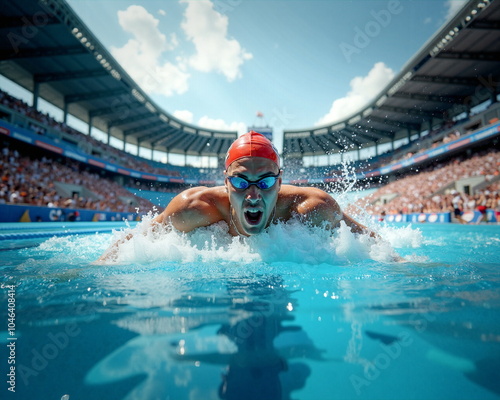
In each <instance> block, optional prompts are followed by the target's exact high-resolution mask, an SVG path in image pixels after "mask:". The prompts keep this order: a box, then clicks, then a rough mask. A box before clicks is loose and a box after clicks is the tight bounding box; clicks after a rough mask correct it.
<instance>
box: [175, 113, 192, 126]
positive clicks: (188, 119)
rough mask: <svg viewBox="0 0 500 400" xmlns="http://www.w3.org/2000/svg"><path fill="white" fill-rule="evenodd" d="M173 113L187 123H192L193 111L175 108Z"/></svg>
mask: <svg viewBox="0 0 500 400" xmlns="http://www.w3.org/2000/svg"><path fill="white" fill-rule="evenodd" d="M173 115H174V117H175V118H179V119H180V120H182V121H184V122H187V123H188V124H192V123H193V113H192V112H191V111H189V110H175V111H174V114H173Z"/></svg>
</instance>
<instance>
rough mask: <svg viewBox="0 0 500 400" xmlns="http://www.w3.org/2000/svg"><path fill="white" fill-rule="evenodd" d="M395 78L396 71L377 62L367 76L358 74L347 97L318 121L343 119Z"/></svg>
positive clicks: (333, 105)
mask: <svg viewBox="0 0 500 400" xmlns="http://www.w3.org/2000/svg"><path fill="white" fill-rule="evenodd" d="M392 78H394V71H393V70H392V69H390V68H389V67H387V66H386V65H385V64H384V63H383V62H378V63H376V64H375V65H374V66H373V68H372V69H371V70H370V72H368V75H366V76H357V77H355V78H353V79H352V80H351V82H350V86H351V90H350V91H349V92H348V93H347V95H346V96H345V97H342V98H340V99H337V100H335V101H334V102H333V104H332V107H331V108H330V111H329V112H328V113H327V114H326V115H325V116H323V117H322V118H321V119H320V120H318V121H317V122H316V125H325V124H329V123H333V122H337V121H340V120H343V119H345V118H347V117H349V116H351V115H352V114H354V113H355V112H357V111H360V110H361V109H362V108H363V107H364V106H365V105H366V104H368V103H369V102H370V101H371V100H373V99H374V98H375V96H376V95H378V94H379V93H380V91H381V90H382V89H383V88H384V87H385V86H386V85H387V84H388V83H389V82H390V81H391V79H392Z"/></svg>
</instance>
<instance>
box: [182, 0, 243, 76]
mask: <svg viewBox="0 0 500 400" xmlns="http://www.w3.org/2000/svg"><path fill="white" fill-rule="evenodd" d="M181 3H186V4H187V8H186V10H185V12H184V20H183V22H182V24H181V27H182V29H183V30H184V32H185V33H186V36H187V37H188V39H189V40H190V41H192V42H193V44H194V46H195V48H196V54H195V55H193V56H192V57H190V59H189V64H190V66H191V67H193V68H194V69H196V70H199V71H202V72H211V71H216V72H219V73H221V74H223V75H224V76H225V77H226V78H227V80H228V81H229V82H232V81H234V80H235V79H237V78H240V77H241V66H242V65H243V63H244V62H245V61H247V60H250V59H251V58H252V57H253V56H252V54H251V53H248V52H247V51H245V50H244V49H243V48H242V47H241V45H240V43H239V42H238V41H237V40H236V39H233V38H229V37H228V36H227V27H228V18H227V16H225V15H222V14H220V13H219V12H217V11H215V10H214V9H213V3H212V2H211V1H209V0H181Z"/></svg>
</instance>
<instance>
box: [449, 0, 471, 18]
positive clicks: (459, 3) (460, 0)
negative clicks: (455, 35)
mask: <svg viewBox="0 0 500 400" xmlns="http://www.w3.org/2000/svg"><path fill="white" fill-rule="evenodd" d="M467 1H468V0H447V1H446V3H445V5H444V6H445V7H446V10H447V11H446V17H445V18H446V20H448V19H450V18H451V17H454V16H455V14H456V13H457V12H458V11H459V10H460V9H461V8H462V7H463V6H464V4H465V3H467Z"/></svg>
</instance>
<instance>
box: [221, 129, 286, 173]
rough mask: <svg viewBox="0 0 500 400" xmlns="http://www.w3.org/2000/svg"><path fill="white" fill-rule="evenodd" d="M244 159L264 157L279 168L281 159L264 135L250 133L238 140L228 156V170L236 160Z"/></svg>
mask: <svg viewBox="0 0 500 400" xmlns="http://www.w3.org/2000/svg"><path fill="white" fill-rule="evenodd" d="M243 157H263V158H267V159H269V160H271V161H272V162H274V163H275V164H276V165H277V166H278V168H279V166H280V157H279V155H278V150H276V147H274V146H273V144H272V143H271V141H270V140H269V139H268V138H266V137H265V136H264V135H262V134H260V133H257V132H254V131H250V132H248V133H245V134H244V135H242V136H240V137H239V138H238V139H236V140H235V141H234V142H233V144H232V145H231V147H229V150H228V151H227V154H226V169H227V168H228V167H229V166H230V165H231V163H233V162H234V161H236V160H239V159H240V158H243Z"/></svg>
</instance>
